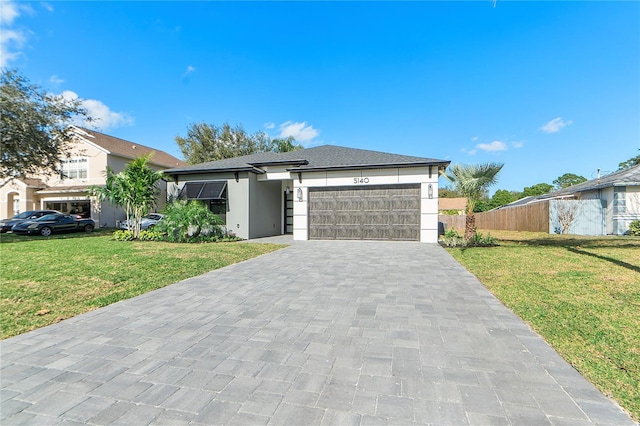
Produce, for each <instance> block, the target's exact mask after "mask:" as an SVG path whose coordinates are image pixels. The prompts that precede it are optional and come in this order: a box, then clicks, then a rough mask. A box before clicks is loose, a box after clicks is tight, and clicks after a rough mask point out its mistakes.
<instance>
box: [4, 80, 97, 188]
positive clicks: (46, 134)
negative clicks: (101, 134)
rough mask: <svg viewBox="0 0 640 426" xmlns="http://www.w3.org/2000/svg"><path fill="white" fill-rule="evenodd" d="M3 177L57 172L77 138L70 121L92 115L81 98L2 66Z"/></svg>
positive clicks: (89, 118)
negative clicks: (51, 89)
mask: <svg viewBox="0 0 640 426" xmlns="http://www.w3.org/2000/svg"><path fill="white" fill-rule="evenodd" d="M0 106H1V108H2V110H1V112H0V120H1V122H2V150H1V158H2V165H1V167H0V178H8V177H18V176H28V175H31V174H35V173H40V172H45V173H46V172H49V173H56V172H57V171H58V169H59V161H60V159H61V158H62V157H64V156H65V155H67V152H68V150H69V144H70V143H71V141H72V140H73V130H72V128H71V126H70V124H71V123H72V122H73V120H74V119H76V118H78V117H82V118H84V120H86V121H90V120H91V117H90V116H89V113H88V112H87V110H86V109H84V108H83V107H82V105H81V101H80V100H78V99H72V100H70V99H65V98H63V97H62V96H55V95H51V94H48V93H46V92H45V91H44V90H43V89H42V88H40V87H39V86H37V85H33V84H30V83H29V81H28V80H27V79H26V78H25V77H24V76H22V75H20V74H19V73H18V72H17V71H15V70H2V76H1V86H0Z"/></svg>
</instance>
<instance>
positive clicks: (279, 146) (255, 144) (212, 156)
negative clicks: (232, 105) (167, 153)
mask: <svg viewBox="0 0 640 426" xmlns="http://www.w3.org/2000/svg"><path fill="white" fill-rule="evenodd" d="M175 140H176V143H177V144H178V146H179V147H180V150H181V151H182V155H183V156H184V158H185V160H186V161H187V163H189V164H198V163H204V162H207V161H216V160H222V159H225V158H232V157H239V156H241V155H248V154H254V153H256V152H267V151H273V152H287V151H294V150H297V149H301V148H302V146H301V145H299V144H297V143H296V141H295V138H294V137H293V136H289V137H287V138H275V139H271V138H270V137H269V136H268V135H267V134H266V133H264V132H257V133H254V134H249V133H247V132H246V131H245V130H244V127H242V125H236V126H235V127H231V125H230V124H229V123H224V124H223V125H222V126H220V127H218V126H216V125H212V124H207V123H193V124H191V125H189V126H188V128H187V136H186V137H182V136H176V138H175Z"/></svg>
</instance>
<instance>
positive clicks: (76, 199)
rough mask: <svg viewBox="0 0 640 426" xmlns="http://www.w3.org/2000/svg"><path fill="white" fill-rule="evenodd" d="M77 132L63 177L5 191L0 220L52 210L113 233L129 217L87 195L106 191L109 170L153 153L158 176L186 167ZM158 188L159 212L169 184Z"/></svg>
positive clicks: (0, 191) (0, 195)
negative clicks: (94, 188) (95, 189)
mask: <svg viewBox="0 0 640 426" xmlns="http://www.w3.org/2000/svg"><path fill="white" fill-rule="evenodd" d="M74 130H75V135H76V137H75V143H74V144H73V147H72V149H71V150H70V153H69V156H68V157H66V158H64V159H62V160H61V162H60V170H59V173H57V174H50V175H46V174H42V175H39V176H29V177H28V178H24V179H17V178H16V179H11V180H10V181H9V182H7V183H6V184H4V185H3V186H2V187H1V188H0V219H4V218H9V217H12V216H13V215H15V214H17V213H20V212H23V211H27V210H42V209H51V210H58V211H61V212H63V213H70V214H80V215H82V216H84V217H91V218H93V220H94V221H95V222H96V225H97V226H102V227H105V226H108V227H113V226H116V222H117V221H120V220H124V219H125V213H124V211H123V210H122V209H121V208H116V207H114V206H113V205H111V204H110V203H108V202H106V201H105V202H98V201H96V200H95V199H91V198H90V197H89V195H88V192H87V191H88V189H89V187H90V186H92V185H104V183H105V170H106V168H107V166H109V167H110V168H111V169H113V170H114V171H115V172H120V171H122V170H123V169H124V168H125V166H126V165H127V164H128V163H130V162H131V161H132V160H134V159H135V158H137V157H141V156H146V155H148V154H151V153H153V154H152V156H151V157H150V160H149V164H150V166H151V167H152V168H153V169H155V170H165V169H169V168H175V167H181V166H185V165H186V163H185V162H184V161H181V160H179V159H178V158H176V157H174V156H172V155H170V154H167V153H166V152H164V151H160V150H158V149H154V148H149V147H147V146H143V145H139V144H136V143H134V142H129V141H126V140H124V139H119V138H115V137H113V136H108V135H105V134H103V133H100V132H96V131H94V130H89V129H85V128H82V127H75V128H74ZM159 187H160V193H159V195H158V204H157V209H158V210H160V209H162V208H163V207H164V205H165V203H166V200H167V185H166V182H165V181H160V185H159Z"/></svg>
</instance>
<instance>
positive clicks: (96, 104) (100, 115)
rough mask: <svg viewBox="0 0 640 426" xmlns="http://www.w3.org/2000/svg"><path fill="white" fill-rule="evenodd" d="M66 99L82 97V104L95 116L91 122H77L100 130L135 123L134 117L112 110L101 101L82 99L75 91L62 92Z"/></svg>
mask: <svg viewBox="0 0 640 426" xmlns="http://www.w3.org/2000/svg"><path fill="white" fill-rule="evenodd" d="M62 97H63V98H65V99H80V101H81V102H82V106H83V107H84V108H86V109H87V111H88V112H89V116H90V117H92V118H93V121H91V122H90V123H86V122H78V123H76V124H78V125H83V126H91V127H95V128H97V129H100V130H107V129H112V128H116V127H122V126H131V125H133V121H134V120H133V117H131V116H130V115H129V114H126V113H123V112H115V111H111V109H110V108H109V107H108V106H107V105H105V104H103V103H102V102H101V101H98V100H95V99H81V98H79V97H78V95H77V94H76V93H75V92H72V91H70V90H65V91H64V92H62Z"/></svg>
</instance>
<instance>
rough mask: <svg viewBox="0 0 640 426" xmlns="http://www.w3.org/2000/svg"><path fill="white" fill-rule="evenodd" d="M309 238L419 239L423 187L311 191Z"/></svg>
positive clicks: (375, 187)
mask: <svg viewBox="0 0 640 426" xmlns="http://www.w3.org/2000/svg"><path fill="white" fill-rule="evenodd" d="M309 238H310V239H340V240H355V239H366V240H412V241H418V240H419V239H420V186H419V185H416V184H411V185H385V186H382V185H380V186H367V187H334V188H310V190H309Z"/></svg>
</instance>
